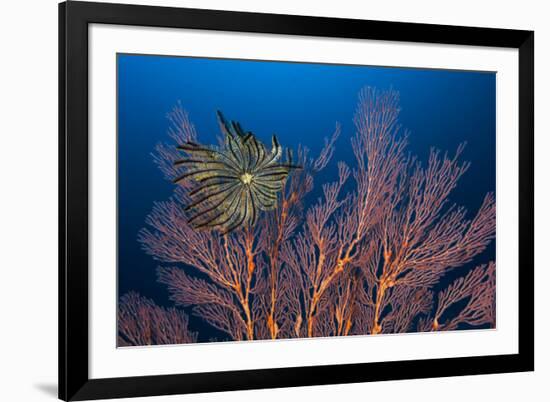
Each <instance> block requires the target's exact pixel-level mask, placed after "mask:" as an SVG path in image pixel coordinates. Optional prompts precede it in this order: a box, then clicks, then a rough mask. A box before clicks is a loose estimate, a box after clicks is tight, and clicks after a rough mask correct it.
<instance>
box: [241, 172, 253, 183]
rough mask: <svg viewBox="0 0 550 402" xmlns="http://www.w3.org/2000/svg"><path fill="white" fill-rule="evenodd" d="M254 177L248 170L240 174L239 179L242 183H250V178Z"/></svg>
mask: <svg viewBox="0 0 550 402" xmlns="http://www.w3.org/2000/svg"><path fill="white" fill-rule="evenodd" d="M253 178H254V176H252V175H251V174H250V173H248V172H245V173H243V174H242V175H241V181H242V182H243V183H244V184H250V183H252V179H253Z"/></svg>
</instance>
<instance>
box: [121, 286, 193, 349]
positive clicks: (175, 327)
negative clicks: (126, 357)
mask: <svg viewBox="0 0 550 402" xmlns="http://www.w3.org/2000/svg"><path fill="white" fill-rule="evenodd" d="M188 325H189V319H188V317H187V315H186V314H185V313H184V312H183V311H179V310H177V309H175V308H169V309H165V308H162V307H159V306H157V305H155V303H153V301H152V300H150V299H147V298H145V297H142V296H140V295H138V294H137V293H135V292H130V293H127V294H125V295H124V296H122V297H121V299H120V302H119V304H118V346H145V345H170V344H179V343H193V342H196V340H197V334H196V333H194V332H191V331H190V330H189V329H188Z"/></svg>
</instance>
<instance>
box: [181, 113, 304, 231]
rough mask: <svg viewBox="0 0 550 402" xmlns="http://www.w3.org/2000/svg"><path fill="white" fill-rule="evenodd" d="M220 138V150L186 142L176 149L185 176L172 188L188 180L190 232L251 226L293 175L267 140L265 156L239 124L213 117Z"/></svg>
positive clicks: (289, 163) (289, 156)
mask: <svg viewBox="0 0 550 402" xmlns="http://www.w3.org/2000/svg"><path fill="white" fill-rule="evenodd" d="M217 116H218V120H219V123H220V128H221V131H222V133H223V134H224V143H223V146H220V147H216V146H205V145H201V144H197V143H194V142H190V141H188V142H186V143H185V144H183V145H180V146H178V149H179V150H181V151H184V152H185V154H186V156H185V157H184V158H183V159H181V160H178V161H176V162H175V165H176V166H184V167H185V168H186V170H185V172H184V173H183V174H182V175H180V176H179V177H177V178H176V179H175V180H174V182H175V183H179V182H181V181H182V180H192V181H194V182H195V183H197V185H196V187H195V188H193V189H192V190H191V191H190V192H189V196H190V198H191V203H190V204H189V205H187V206H186V208H185V209H186V211H189V212H190V215H189V223H190V224H191V225H192V226H193V227H194V228H195V229H200V228H204V229H217V230H219V231H220V232H222V233H223V234H225V233H229V232H231V231H233V230H235V229H237V228H239V227H241V226H246V225H251V226H253V225H254V224H255V222H256V220H257V219H258V216H259V213H260V211H268V210H271V209H274V208H275V207H276V205H277V194H278V193H279V192H280V191H282V189H283V187H284V185H285V180H286V178H287V177H288V175H289V173H290V172H291V170H293V169H300V168H301V166H298V165H295V164H293V163H292V153H291V151H290V149H287V152H286V154H287V155H286V161H284V162H282V161H280V159H281V156H282V154H283V148H282V147H281V145H280V144H279V142H278V141H277V137H276V136H275V135H273V137H272V148H271V151H268V150H267V148H266V147H265V145H264V144H263V143H262V142H261V141H259V140H258V139H257V138H256V137H255V136H254V134H253V133H252V132H250V131H248V132H245V131H244V130H243V129H242V127H241V125H240V124H239V123H238V122H234V121H232V122H231V123H228V122H227V121H226V120H225V119H224V117H223V115H222V113H221V112H217Z"/></svg>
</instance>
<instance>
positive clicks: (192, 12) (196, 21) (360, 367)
mask: <svg viewBox="0 0 550 402" xmlns="http://www.w3.org/2000/svg"><path fill="white" fill-rule="evenodd" d="M91 23H100V24H102V23H104V24H118V25H134V26H152V27H171V28H193V29H202V30H216V31H239V32H256V33H272V34H286V35H306V36H321V37H334V38H356V39H376V40H386V41H403V42H424V43H439V44H456V45H473V46H489V47H508V48H515V49H518V50H519V98H518V108H519V133H518V135H519V149H518V152H519V260H518V269H519V326H518V328H519V334H518V336H519V338H518V339H519V348H518V350H519V353H517V354H509V355H498V356H482V357H461V358H443V359H429V360H413V361H398V362H378V363H361V364H342V365H327V366H315V367H295V368H277V369H262V370H246V371H229V372H213V373H191V374H174V375H159V376H143V377H124V378H105V379H90V378H89V375H88V366H89V364H88V363H89V361H88V360H89V354H88V337H89V335H88V329H89V328H88V327H89V325H88V285H89V284H88V261H89V260H88V257H89V256H88V25H89V24H91ZM532 370H534V32H532V31H520V30H508V29H489V28H472V27H458V26H445V25H428V24H414V23H397V22H381V21H363V20H352V19H338V18H321V17H306V16H291V15H274V14H256V13H244V12H230V11H212V10H199V9H184V8H168V7H153V6H141V5H139V6H138V5H121V4H105V3H88V2H78V1H70V2H66V3H61V4H60V5H59V398H61V399H63V400H88V399H102V398H119V397H137V396H152V395H169V394H182V393H196V392H212V391H225V390H241V389H253V388H273V387H291V386H305V385H318V384H335V383H351V382H365V381H382V380H398V379H411V378H426V377H444V376H461V375H473V374H489V373H505V372H520V371H532Z"/></svg>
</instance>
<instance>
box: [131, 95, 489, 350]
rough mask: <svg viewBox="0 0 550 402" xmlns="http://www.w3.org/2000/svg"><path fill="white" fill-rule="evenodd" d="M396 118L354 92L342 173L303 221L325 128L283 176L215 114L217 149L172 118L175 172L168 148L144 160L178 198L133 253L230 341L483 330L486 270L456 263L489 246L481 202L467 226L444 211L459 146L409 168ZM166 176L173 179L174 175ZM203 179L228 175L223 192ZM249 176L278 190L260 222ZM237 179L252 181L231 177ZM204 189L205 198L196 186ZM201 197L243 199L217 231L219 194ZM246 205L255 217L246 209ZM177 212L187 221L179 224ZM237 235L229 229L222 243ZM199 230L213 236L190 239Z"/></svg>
mask: <svg viewBox="0 0 550 402" xmlns="http://www.w3.org/2000/svg"><path fill="white" fill-rule="evenodd" d="M398 116H399V94H398V93H397V92H396V91H377V90H374V89H371V88H366V89H364V90H362V91H361V92H360V96H359V104H358V107H357V110H356V113H355V119H354V123H355V127H356V130H355V135H354V136H352V139H351V146H352V150H353V154H354V157H355V161H354V162H355V163H354V165H353V166H347V165H346V164H344V163H341V162H340V163H338V177H337V179H336V180H335V181H334V182H332V183H324V184H323V186H322V196H321V197H320V198H318V199H317V202H314V203H313V204H310V206H309V207H307V208H304V202H303V201H304V199H305V198H306V196H307V195H308V193H310V192H311V191H312V189H313V188H314V183H315V180H317V178H316V177H315V176H316V174H317V173H318V172H320V171H321V170H322V169H324V168H325V167H326V166H327V165H328V164H329V161H330V160H331V157H332V155H333V153H334V149H335V142H336V139H337V138H338V135H339V133H340V126H339V125H337V126H336V130H335V131H334V134H333V135H332V137H330V138H329V139H327V140H325V147H324V148H323V149H322V150H321V152H320V154H319V156H318V157H317V158H311V157H310V156H309V154H308V151H307V149H305V148H304V147H299V148H298V152H297V162H298V164H299V165H300V166H301V167H302V169H300V170H297V171H295V172H293V174H289V173H290V172H291V171H292V170H293V169H294V168H295V167H296V166H295V165H294V164H293V163H292V160H291V158H290V156H289V157H288V158H287V161H286V162H284V163H281V162H280V159H279V158H280V156H281V154H282V148H281V146H280V145H279V144H278V142H277V141H276V139H275V140H274V141H273V149H272V150H271V151H270V152H269V151H267V150H266V149H265V146H263V144H261V142H260V141H258V140H257V139H256V138H255V137H254V135H253V134H252V133H245V132H244V131H243V130H242V128H241V127H240V125H239V124H238V123H231V124H227V122H225V120H224V119H223V117H222V116H221V115H220V116H219V120H220V126H221V129H222V132H223V134H224V135H225V138H224V142H223V144H224V146H223V147H220V148H217V147H207V146H203V145H199V144H198V141H197V137H198V136H197V133H196V131H195V129H194V127H193V125H192V124H191V123H190V121H189V119H188V116H187V114H186V113H185V112H183V109H182V108H181V106H178V107H176V108H175V109H174V111H173V112H172V113H171V114H170V115H169V117H170V119H171V121H172V123H173V127H172V129H171V131H170V135H171V136H172V138H173V139H174V140H175V141H176V142H177V143H178V144H184V145H183V146H182V148H183V150H184V151H185V152H186V155H187V156H186V158H184V159H182V160H181V161H182V162H181V163H176V164H177V165H178V166H175V165H174V162H175V161H177V160H178V159H180V157H181V155H179V154H178V151H177V149H176V147H175V146H173V145H166V144H161V145H159V146H158V147H157V153H156V156H155V160H156V162H157V164H158V165H159V167H160V168H161V170H162V171H163V172H164V173H165V175H166V177H167V178H169V179H170V180H174V179H175V180H176V181H178V183H179V184H180V185H179V186H178V188H177V190H176V191H175V193H174V196H173V197H172V198H171V199H169V200H168V201H165V202H159V203H155V205H154V207H153V210H152V212H151V214H150V215H149V216H148V217H147V219H146V223H147V225H148V226H147V227H146V228H144V229H143V230H142V231H141V232H140V235H139V240H140V242H141V243H142V245H143V248H144V250H145V251H146V252H147V253H149V254H150V255H152V256H153V257H154V258H155V259H156V260H158V261H161V262H162V263H163V264H169V265H168V266H162V267H159V269H158V279H159V282H161V283H162V284H164V285H167V287H168V290H169V293H170V295H171V299H172V300H173V301H174V302H175V303H176V305H179V306H183V307H184V308H191V309H192V312H193V313H194V314H195V315H196V316H198V317H200V318H202V319H203V320H204V322H205V323H207V324H208V325H210V326H211V327H213V328H215V329H216V330H218V331H220V332H222V333H224V334H225V336H227V337H228V339H232V340H243V339H248V340H254V339H280V338H296V337H315V336H341V335H353V334H361V335H365V334H379V333H400V332H410V331H445V330H454V329H463V328H472V327H473V328H487V327H494V326H495V325H496V322H495V317H496V306H495V293H496V292H495V288H496V280H495V276H496V267H495V264H494V262H491V261H487V263H486V264H478V262H477V261H475V266H477V268H474V266H470V264H474V261H473V260H474V257H476V256H479V255H480V254H481V253H482V252H483V251H484V250H485V249H486V248H487V246H489V244H490V243H491V242H492V241H493V240H494V238H495V225H496V219H495V197H494V195H493V194H492V193H488V194H486V195H485V197H484V198H483V199H481V198H480V200H479V202H480V207H479V209H478V210H477V212H476V213H474V214H469V213H468V211H466V209H465V208H462V207H457V206H454V205H452V204H451V203H449V197H450V194H451V192H452V191H453V190H454V189H455V188H456V186H457V185H458V182H459V180H460V178H461V177H462V176H463V175H464V174H465V172H466V171H467V169H468V168H469V166H470V164H469V163H467V162H462V161H460V156H461V154H462V152H463V149H464V146H462V145H461V146H459V148H458V150H457V152H456V153H455V154H454V155H448V154H442V153H440V152H438V151H436V150H432V152H431V153H430V156H429V159H428V161H427V164H425V165H423V164H422V163H420V162H419V161H418V160H416V159H415V158H413V157H411V156H408V155H407V152H406V145H407V139H408V137H407V136H406V135H402V134H401V129H400V127H399V124H398ZM268 161H269V163H267V162H268ZM179 166H185V167H186V168H187V170H186V171H185V172H184V173H183V176H182V175H181V172H178V169H179ZM252 167H254V168H253V169H252ZM259 167H261V169H259ZM216 169H221V170H222V171H223V172H226V173H227V171H229V172H230V175H229V176H230V178H231V182H229V181H228V183H231V184H228V183H226V180H225V179H222V178H221V177H220V176H221V173H220V172H218V171H217V170H216ZM260 171H263V172H265V171H267V172H269V173H270V174H271V173H273V175H274V177H276V178H278V179H277V180H279V181H277V180H273V181H274V182H276V184H273V183H268V184H269V185H268V186H266V187H267V188H266V189H263V190H264V192H266V193H267V194H271V197H267V199H266V200H264V201H265V204H263V205H264V206H266V208H265V209H266V210H267V211H265V212H264V213H261V214H260V213H258V211H260V210H262V209H261V208H260V205H261V204H260V203H259V196H258V195H257V194H255V195H253V196H252V195H249V193H252V192H253V191H252V189H256V188H258V185H256V184H255V185H252V183H256V180H257V179H258V178H257V177H256V176H257V175H258V172H260ZM247 172H248V173H249V174H250V175H251V176H252V177H248V176H245V177H244V178H243V177H242V176H243V174H245V173H247ZM178 174H180V176H178ZM185 175H188V176H185ZM260 177H262V176H260ZM269 177H270V176H269ZM188 179H189V180H188ZM209 181H211V182H210V184H212V183H215V185H214V184H213V185H212V186H210V187H206V186H207V185H208V184H209ZM259 183H260V184H262V185H263V184H264V183H265V182H262V180H260V181H259ZM231 185H232V186H234V187H231ZM227 187H229V188H230V189H238V190H226V188H227ZM214 190H215V191H222V192H224V191H225V192H227V191H234V192H235V193H237V192H241V193H242V192H246V195H245V196H242V197H241V198H239V197H238V196H234V195H230V197H231V199H235V200H237V201H235V205H239V207H238V208H237V209H236V210H235V211H234V215H235V216H237V217H232V218H231V219H229V220H228V221H227V222H226V223H223V220H224V219H226V218H228V216H227V212H226V210H228V209H229V208H228V205H227V204H224V203H223V202H222V203H221V204H220V206H219V208H218V207H216V204H217V203H219V202H220V200H221V196H219V195H215V196H212V197H211V198H208V199H206V200H202V198H204V197H206V196H208V195H209V194H211V192H212V191H214ZM231 194H233V193H231ZM226 195H227V194H226ZM274 196H276V197H274ZM252 197H255V198H252ZM249 198H250V199H253V200H254V202H257V204H254V205H257V206H258V207H257V208H255V209H253V208H252V207H250V208H249V205H247V203H250V202H251V201H248V199H249ZM267 200H271V201H272V203H267ZM182 205H186V206H188V211H184V209H183V208H182ZM229 206H231V205H229ZM235 208H236V207H235ZM209 209H210V210H209ZM231 209H233V207H231ZM189 211H191V212H192V213H193V214H194V215H192V216H196V215H198V216H199V217H197V218H196V219H194V220H193V221H192V222H189V216H188V215H187V212H189ZM253 211H256V212H255V213H253ZM224 213H225V215H224ZM232 213H233V212H232ZM218 214H219V216H216V215H218ZM222 216H223V217H224V218H223V219H222V218H221V217H222ZM207 221H208V222H207ZM239 222H240V224H242V228H243V230H234V231H232V232H231V233H228V232H230V229H234V228H237V227H239V225H237V224H239ZM200 223H205V225H204V226H205V227H211V228H216V229H219V230H210V231H205V230H196V226H198V224H200ZM220 223H223V225H220ZM208 225H210V226H208ZM223 233H228V234H226V235H222V234H223ZM455 269H456V271H455ZM456 272H458V273H460V272H462V274H463V275H462V277H460V276H458V277H457V274H456ZM447 275H449V277H450V279H449V277H447Z"/></svg>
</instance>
